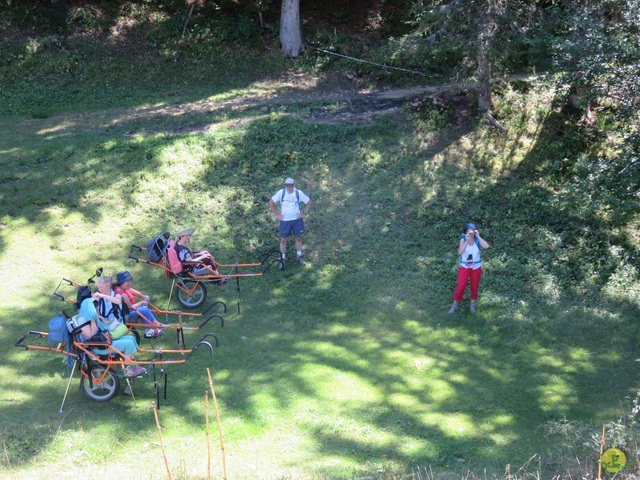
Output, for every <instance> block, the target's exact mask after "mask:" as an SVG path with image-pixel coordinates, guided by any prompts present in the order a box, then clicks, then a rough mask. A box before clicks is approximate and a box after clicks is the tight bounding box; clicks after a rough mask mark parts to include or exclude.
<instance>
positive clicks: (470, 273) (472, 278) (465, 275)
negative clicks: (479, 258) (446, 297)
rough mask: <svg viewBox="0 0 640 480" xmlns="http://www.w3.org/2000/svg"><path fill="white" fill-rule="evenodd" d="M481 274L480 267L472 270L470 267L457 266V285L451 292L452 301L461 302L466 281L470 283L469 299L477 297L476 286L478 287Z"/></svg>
mask: <svg viewBox="0 0 640 480" xmlns="http://www.w3.org/2000/svg"><path fill="white" fill-rule="evenodd" d="M481 276H482V267H480V268H477V269H475V270H473V269H472V268H465V267H459V268H458V285H457V286H456V291H455V293H454V294H453V301H454V302H461V301H462V297H463V296H464V290H465V289H466V288H467V283H471V300H477V299H478V288H479V287H480V277H481Z"/></svg>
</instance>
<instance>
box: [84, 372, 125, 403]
mask: <svg viewBox="0 0 640 480" xmlns="http://www.w3.org/2000/svg"><path fill="white" fill-rule="evenodd" d="M88 375H90V376H91V381H90V380H89V376H85V375H84V374H83V375H82V378H81V379H80V390H82V392H83V393H84V394H85V395H86V396H87V397H88V398H90V399H91V400H94V401H96V402H108V401H109V400H111V399H112V398H113V397H115V396H116V395H117V394H118V389H119V388H120V379H119V378H118V377H117V375H115V373H114V372H113V370H108V371H107V370H106V369H105V368H104V367H102V366H100V365H93V366H92V367H91V368H90V369H89V372H88Z"/></svg>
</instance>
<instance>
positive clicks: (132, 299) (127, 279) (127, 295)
mask: <svg viewBox="0 0 640 480" xmlns="http://www.w3.org/2000/svg"><path fill="white" fill-rule="evenodd" d="M132 280H133V277H132V276H131V274H130V273H129V272H128V271H125V272H118V274H117V275H116V286H115V287H114V288H113V291H114V292H115V293H116V294H118V295H120V296H121V297H122V301H123V302H124V303H125V304H126V305H127V306H128V307H129V317H128V320H129V322H131V323H144V324H145V325H148V326H149V327H150V328H147V327H145V334H144V336H145V337H146V338H157V337H159V336H160V335H162V334H163V333H164V330H162V329H163V328H164V327H165V325H163V324H162V323H160V322H158V321H157V320H156V317H155V316H154V315H153V313H152V312H151V310H150V309H149V307H148V306H147V305H149V300H150V298H149V296H148V295H144V294H142V293H140V292H138V291H137V290H135V289H133V288H131V281H132ZM136 298H140V301H138V302H136Z"/></svg>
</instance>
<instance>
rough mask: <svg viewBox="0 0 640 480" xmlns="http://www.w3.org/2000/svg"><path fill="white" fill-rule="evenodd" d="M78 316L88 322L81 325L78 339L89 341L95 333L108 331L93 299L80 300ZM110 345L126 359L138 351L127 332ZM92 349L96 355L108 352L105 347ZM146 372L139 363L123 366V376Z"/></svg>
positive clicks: (135, 343)
mask: <svg viewBox="0 0 640 480" xmlns="http://www.w3.org/2000/svg"><path fill="white" fill-rule="evenodd" d="M78 316H79V317H81V318H83V319H85V320H87V321H88V322H89V323H88V324H87V325H85V326H84V327H82V329H81V331H82V334H81V335H79V338H78V341H84V342H89V341H91V338H93V337H94V336H95V335H96V334H97V333H99V332H105V331H109V329H108V328H107V327H106V325H105V324H104V323H102V322H101V321H100V319H99V317H98V312H97V311H96V307H95V305H94V303H93V300H92V299H90V298H87V299H86V300H84V301H83V302H82V304H81V305H80V312H79V314H78ZM111 345H113V347H114V348H116V349H118V350H119V351H120V352H122V353H123V354H124V355H125V357H127V359H129V360H135V354H136V352H137V351H138V343H137V342H136V338H135V337H134V336H133V335H131V334H127V335H123V336H122V337H120V338H118V339H115V340H113V339H112V340H111ZM92 350H93V351H94V352H95V353H96V354H97V355H107V354H108V353H109V350H108V349H107V348H99V347H94V348H92ZM146 372H147V370H146V369H145V368H143V367H141V366H140V365H125V366H124V376H125V377H138V376H140V375H144V374H145V373H146Z"/></svg>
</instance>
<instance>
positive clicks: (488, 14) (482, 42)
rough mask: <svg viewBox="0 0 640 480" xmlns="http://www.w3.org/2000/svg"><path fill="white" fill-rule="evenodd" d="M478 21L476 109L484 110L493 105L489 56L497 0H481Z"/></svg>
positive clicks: (495, 26)
mask: <svg viewBox="0 0 640 480" xmlns="http://www.w3.org/2000/svg"><path fill="white" fill-rule="evenodd" d="M481 3H482V7H481V8H482V10H483V11H481V12H480V22H479V24H478V52H477V53H478V58H477V61H478V69H477V70H476V77H477V79H478V110H480V111H481V112H486V111H489V110H491V107H492V106H493V97H492V95H491V60H490V58H489V56H490V54H491V53H490V52H491V47H492V44H493V35H494V33H495V31H496V28H497V25H496V21H495V19H494V15H496V14H497V13H498V5H497V3H498V2H497V0H486V1H483V2H481Z"/></svg>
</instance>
